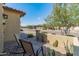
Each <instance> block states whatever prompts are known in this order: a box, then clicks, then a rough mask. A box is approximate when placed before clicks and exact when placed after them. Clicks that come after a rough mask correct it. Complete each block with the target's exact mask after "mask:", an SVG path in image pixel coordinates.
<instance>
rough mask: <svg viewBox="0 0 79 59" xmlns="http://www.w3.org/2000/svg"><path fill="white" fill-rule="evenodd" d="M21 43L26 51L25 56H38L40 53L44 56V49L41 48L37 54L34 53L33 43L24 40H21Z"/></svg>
mask: <svg viewBox="0 0 79 59" xmlns="http://www.w3.org/2000/svg"><path fill="white" fill-rule="evenodd" d="M19 41H20V43H21V46H22V48H23V50H24V53H23V56H24V55H28V56H38V55H39V53H40V52H42V55H43V49H42V47H40V48H39V49H38V50H37V51H36V53H35V52H34V49H33V45H32V43H31V42H28V41H24V40H19Z"/></svg>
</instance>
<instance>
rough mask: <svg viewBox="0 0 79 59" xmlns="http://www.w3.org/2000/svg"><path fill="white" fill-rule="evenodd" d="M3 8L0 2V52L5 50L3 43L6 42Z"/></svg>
mask: <svg viewBox="0 0 79 59" xmlns="http://www.w3.org/2000/svg"><path fill="white" fill-rule="evenodd" d="M2 14H3V9H2V4H1V3H0V53H1V52H2V51H3V44H4V40H3V39H4V38H3V25H2V21H3V17H2Z"/></svg>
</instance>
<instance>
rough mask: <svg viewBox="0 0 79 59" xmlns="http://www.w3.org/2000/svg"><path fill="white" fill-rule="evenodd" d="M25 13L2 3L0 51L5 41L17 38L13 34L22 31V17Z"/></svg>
mask: <svg viewBox="0 0 79 59" xmlns="http://www.w3.org/2000/svg"><path fill="white" fill-rule="evenodd" d="M24 15H25V13H24V12H23V11H20V10H16V9H13V8H10V7H7V6H5V5H4V4H0V51H1V50H2V49H1V48H3V45H4V42H7V41H13V40H15V38H14V36H13V34H14V33H16V34H19V32H20V18H21V17H22V16H24Z"/></svg>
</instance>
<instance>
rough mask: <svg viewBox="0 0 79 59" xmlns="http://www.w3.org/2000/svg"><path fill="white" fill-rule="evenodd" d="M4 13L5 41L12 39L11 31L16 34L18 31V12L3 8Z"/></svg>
mask: <svg viewBox="0 0 79 59" xmlns="http://www.w3.org/2000/svg"><path fill="white" fill-rule="evenodd" d="M4 14H7V15H8V19H6V21H7V22H6V25H4V40H5V42H7V41H14V40H15V38H14V36H13V33H17V34H18V33H19V31H20V14H18V13H16V12H13V11H11V10H6V9H4Z"/></svg>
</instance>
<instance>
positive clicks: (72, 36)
mask: <svg viewBox="0 0 79 59" xmlns="http://www.w3.org/2000/svg"><path fill="white" fill-rule="evenodd" d="M67 36H71V37H75V36H74V35H67Z"/></svg>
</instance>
